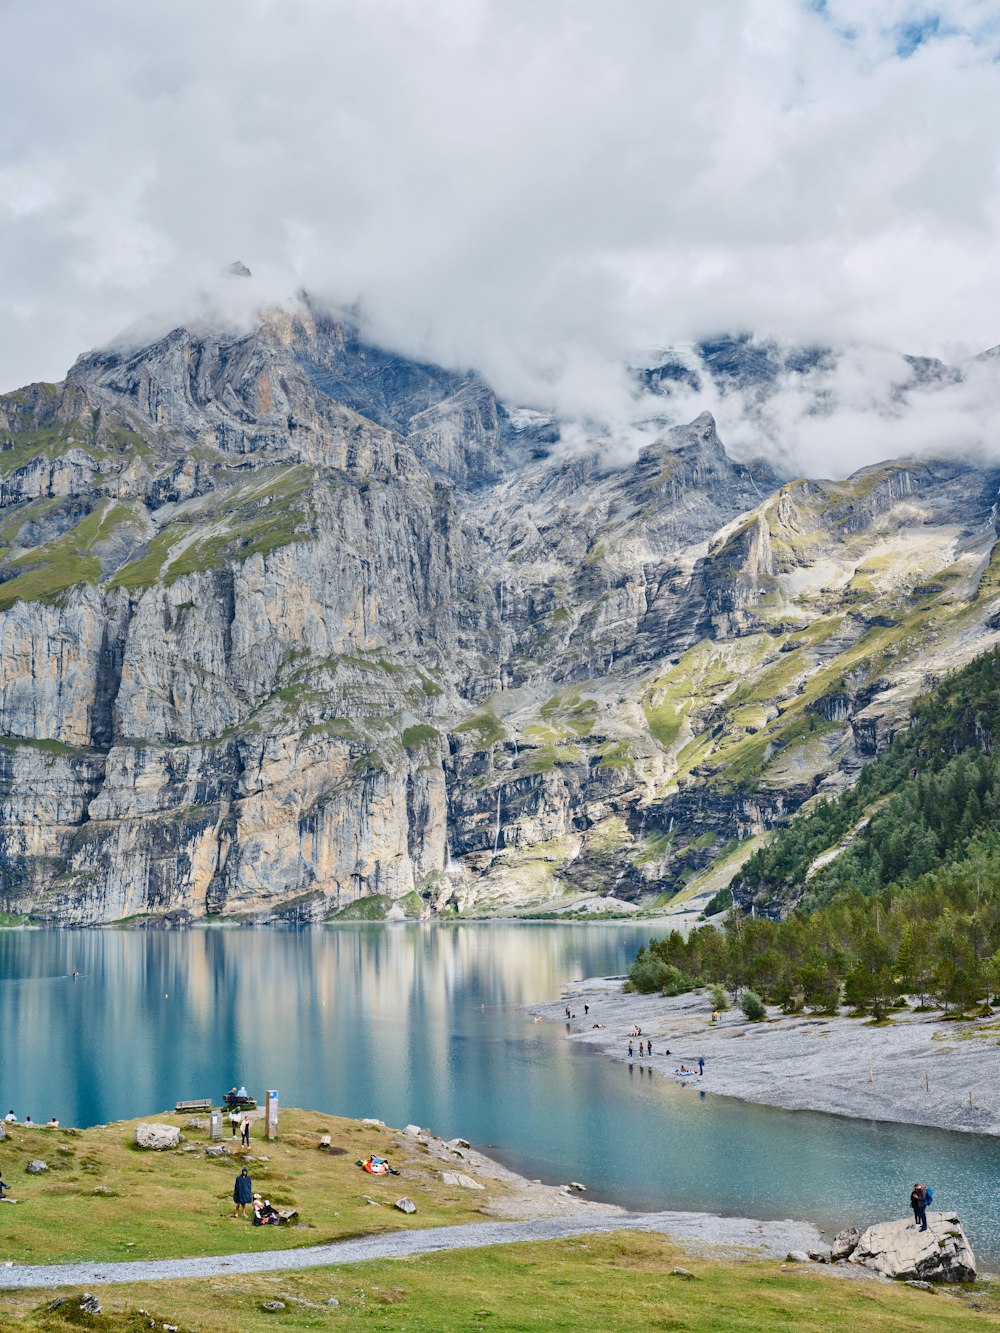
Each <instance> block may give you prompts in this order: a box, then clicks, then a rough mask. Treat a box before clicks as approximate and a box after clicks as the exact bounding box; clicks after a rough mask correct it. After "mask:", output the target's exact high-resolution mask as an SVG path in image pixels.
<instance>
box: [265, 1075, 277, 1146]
mask: <svg viewBox="0 0 1000 1333" xmlns="http://www.w3.org/2000/svg"><path fill="white" fill-rule="evenodd" d="M264 1137H265V1138H266V1139H276V1138H277V1137H278V1089H277V1088H268V1090H267V1092H266V1093H265V1094H264Z"/></svg>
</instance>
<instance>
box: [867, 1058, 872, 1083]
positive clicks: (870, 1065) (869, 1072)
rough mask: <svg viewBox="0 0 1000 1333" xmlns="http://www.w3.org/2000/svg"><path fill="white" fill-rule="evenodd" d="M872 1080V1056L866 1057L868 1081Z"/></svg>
mask: <svg viewBox="0 0 1000 1333" xmlns="http://www.w3.org/2000/svg"><path fill="white" fill-rule="evenodd" d="M871 1081H872V1058H871V1056H869V1057H868V1082H869V1083H870V1082H871Z"/></svg>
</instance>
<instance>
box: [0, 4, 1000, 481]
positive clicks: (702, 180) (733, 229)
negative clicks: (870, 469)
mask: <svg viewBox="0 0 1000 1333" xmlns="http://www.w3.org/2000/svg"><path fill="white" fill-rule="evenodd" d="M4 39H5V40H4V45H5V50H6V52H7V53H8V58H7V60H6V61H5V70H4V80H3V82H2V84H0V127H2V128H0V384H2V385H3V386H4V387H13V386H15V385H16V384H19V383H21V382H24V381H26V380H29V379H32V378H39V377H47V378H54V377H58V376H59V375H61V374H62V373H63V371H64V369H65V367H66V366H67V364H68V363H69V362H70V361H71V360H72V359H73V357H74V356H75V355H76V353H77V352H78V351H80V350H82V349H84V348H86V347H89V346H92V345H94V344H96V343H100V342H102V341H104V340H106V339H108V338H110V337H111V336H113V335H114V334H115V333H116V331H117V330H118V329H119V328H120V327H122V326H124V325H127V324H129V323H131V322H133V321H135V320H136V319H139V318H141V317H144V316H148V315H149V314H150V312H155V311H162V310H163V309H165V308H167V307H169V308H170V309H171V310H183V309H185V308H186V298H185V293H195V292H203V291H206V290H211V289H212V288H213V287H214V285H215V283H216V280H217V275H218V272H219V270H220V269H221V268H222V267H223V266H224V265H225V264H226V263H227V262H228V261H230V260H232V259H235V258H237V257H238V258H241V259H243V260H244V261H246V262H247V263H248V264H249V265H250V266H251V268H253V270H254V273H255V291H256V292H259V293H261V295H262V297H263V298H264V299H274V298H276V297H280V296H281V295H283V294H286V293H291V292H293V291H294V290H296V289H297V288H299V287H301V286H303V285H305V286H307V287H308V288H310V289H311V290H313V291H316V292H318V293H320V294H322V295H324V296H326V297H328V298H329V299H331V300H333V301H336V302H338V303H347V302H354V301H356V300H360V301H361V302H362V304H363V308H364V310H365V311H366V314H367V317H368V319H369V320H370V322H371V325H372V327H373V329H374V330H375V331H376V333H377V334H378V335H379V336H381V337H382V338H384V339H386V340H387V341H389V342H390V343H392V344H394V345H398V346H399V347H401V348H402V349H404V350H408V351H415V352H419V353H422V354H424V355H427V356H431V357H435V358H438V359H441V360H444V361H447V362H451V363H455V364H463V363H467V364H472V365H475V366H477V367H478V368H480V369H482V370H483V371H484V373H486V374H487V375H488V376H489V377H491V378H492V379H493V380H494V381H495V382H496V383H497V384H498V387H499V388H500V389H501V390H502V391H504V392H507V393H510V394H511V395H513V396H515V397H518V398H522V399H525V400H527V401H543V400H544V399H545V398H546V397H547V398H548V399H549V400H550V401H553V402H555V403H557V405H558V406H559V407H560V408H561V409H562V410H564V411H567V412H572V413H574V414H575V415H577V416H581V417H586V416H593V415H602V414H603V415H604V417H605V418H606V419H607V420H609V421H610V422H611V423H612V425H613V427H615V428H617V427H616V426H615V423H622V422H625V421H626V420H627V419H628V417H629V415H630V412H632V410H633V408H632V407H631V406H630V404H629V400H628V393H627V388H626V386H625V383H624V379H623V377H622V375H621V372H620V370H619V369H618V364H617V363H618V362H620V361H621V359H622V358H623V357H624V356H625V355H626V354H627V353H628V352H629V351H630V350H632V349H634V348H635V347H637V346H640V345H648V346H653V345H664V344H666V343H668V342H672V341H676V340H686V339H691V338H695V337H699V336H703V335H707V334H712V333H717V332H720V331H722V330H727V329H729V330H736V329H747V328H752V329H755V330H757V331H759V332H761V333H763V334H769V335H775V336H778V337H781V338H785V339H789V340H792V341H803V342H809V343H824V344H837V345H841V344H854V343H857V344H862V345H870V344H880V345H887V346H895V347H899V348H901V349H903V350H906V351H912V352H917V353H937V352H940V351H942V350H943V349H946V348H948V349H953V348H955V347H959V348H961V349H963V350H967V351H971V350H978V349H979V348H981V347H983V346H988V345H990V344H991V343H995V342H998V341H1000V323H998V315H997V311H998V310H1000V179H998V170H997V167H998V157H997V148H996V140H995V135H994V134H993V133H992V131H991V129H990V126H991V125H992V123H993V120H994V118H995V110H996V106H997V105H998V104H1000V64H998V63H997V61H996V55H997V52H998V49H1000V6H998V5H997V4H996V3H992V0H989V2H988V0H948V2H947V3H945V4H942V5H938V6H935V7H934V8H933V9H929V8H927V7H926V6H920V5H916V4H913V3H908V2H907V0H874V3H873V2H872V0H826V3H809V4H807V3H804V0H803V2H802V3H796V2H794V0H723V2H722V3H719V4H712V5H687V4H682V3H665V2H664V0H631V2H630V3H629V4H626V5H618V6H611V5H608V4H606V3H605V0H546V3H544V4H539V3H537V0H351V2H350V3H346V2H345V0H282V3H281V4H278V3H274V2H273V0H250V2H249V3H247V0H244V2H243V3H239V4H237V3H236V0H215V3H213V4H212V5H207V6H206V5H202V4H197V3H195V0H172V2H171V4H169V5H167V4H165V3H163V0H152V3H150V4H147V5H135V4H126V3H124V0H90V3H88V4H87V5H85V6H77V7H75V8H74V7H68V6H66V5H64V4H62V3H60V2H59V0H7V4H6V5H5V7H4ZM844 373H845V374H846V371H845V372H844ZM873 373H874V372H873ZM793 398H794V395H793ZM789 401H790V402H791V400H789ZM776 410H777V409H776V408H775V409H774V411H776ZM979 410H985V408H982V406H981V407H980V409H979ZM723 415H724V416H725V413H724V414H723ZM862 415H863V416H866V417H867V418H868V419H869V421H870V422H875V421H876V418H877V417H878V414H876V415H875V416H871V414H865V413H862ZM794 422H797V418H796V416H795V411H794V408H793V407H789V408H788V409H787V419H786V420H785V423H784V429H785V435H784V437H783V438H784V440H785V444H784V445H783V447H786V448H791V449H793V450H794V449H796V448H797V447H798V446H797V445H796V443H795V438H798V436H799V435H801V436H802V438H807V437H808V438H810V439H811V438H813V436H814V435H815V436H816V437H817V438H818V436H819V435H821V434H822V431H823V430H824V429H826V428H825V427H823V426H822V425H821V424H819V422H817V421H814V420H813V419H812V416H811V415H809V418H808V420H804V421H801V422H797V424H795V425H794V429H792V423H794ZM941 424H942V425H943V422H942V423H941ZM949 428H950V427H949ZM956 429H957V428H956ZM874 434H875V435H876V436H878V432H877V431H875V432H874ZM793 437H795V438H793ZM859 438H860V436H859ZM880 438H881V437H879V438H876V439H873V440H872V444H871V447H872V448H874V449H876V450H879V449H880V448H881V445H880V443H879V439H880ZM810 451H812V452H810ZM800 453H801V457H802V458H804V459H805V458H807V457H808V458H809V459H810V460H814V454H815V449H813V446H809V448H806V447H805V446H803V447H802V449H801V450H800Z"/></svg>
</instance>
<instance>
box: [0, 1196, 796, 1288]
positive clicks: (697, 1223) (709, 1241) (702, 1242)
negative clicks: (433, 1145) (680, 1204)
mask: <svg viewBox="0 0 1000 1333" xmlns="http://www.w3.org/2000/svg"><path fill="white" fill-rule="evenodd" d="M625 1230H628V1231H659V1232H663V1233H664V1234H665V1235H668V1236H671V1237H673V1238H674V1239H676V1240H678V1241H683V1242H684V1243H685V1245H686V1246H687V1248H689V1249H695V1250H698V1249H702V1248H705V1247H707V1248H708V1249H709V1250H712V1251H714V1250H716V1249H717V1248H718V1247H720V1246H721V1247H726V1248H732V1247H736V1248H738V1249H740V1250H742V1251H744V1252H749V1253H751V1254H754V1255H757V1256H760V1257H768V1258H784V1256H785V1255H786V1254H787V1253H788V1251H789V1250H799V1249H806V1248H808V1247H811V1246H815V1245H819V1244H821V1238H820V1234H819V1232H818V1231H817V1230H816V1228H815V1227H813V1226H812V1225H811V1224H810V1223H808V1222H791V1221H789V1222H757V1221H753V1220H752V1219H750V1218H745V1217H717V1216H715V1215H714V1214H711V1213H677V1212H671V1213H621V1214H619V1215H618V1216H615V1217H608V1216H606V1215H598V1216H595V1217H590V1218H588V1217H586V1216H584V1215H579V1216H577V1217H575V1218H573V1219H568V1218H562V1217H543V1218H530V1219H528V1220H525V1221H520V1222H472V1223H468V1224H466V1225H464V1226H457V1227H428V1228H426V1229H424V1230H420V1231H393V1232H389V1233H388V1234H382V1235H377V1236H363V1237H360V1238H358V1239H355V1240H344V1241H339V1242H337V1243H336V1244H334V1245H313V1246H309V1247H308V1248H306V1249H301V1250H264V1251H263V1252H261V1253H259V1254H225V1255H213V1256H210V1257H208V1258H201V1259H156V1260H145V1261H143V1260H132V1261H130V1262H127V1263H108V1264H95V1263H83V1264H8V1265H6V1266H5V1267H2V1268H0V1289H7V1290H10V1289H13V1288H23V1287H42V1288H46V1289H47V1288H52V1287H80V1286H83V1287H91V1286H105V1285H107V1284H108V1283H120V1282H158V1281H162V1280H164V1279H169V1278H200V1277H218V1276H220V1275H221V1274H229V1273H269V1272H276V1271H287V1270H289V1269H297V1268H322V1267H325V1266H326V1265H328V1264H353V1263H359V1262H363V1261H364V1260H366V1259H403V1258H407V1257H409V1256H410V1255H414V1254H432V1253H434V1252H435V1251H438V1250H463V1249H471V1248H474V1247H478V1246H481V1245H513V1244H515V1243H517V1242H518V1241H526V1240H553V1239H558V1238H559V1237H562V1236H586V1235H593V1234H594V1233H595V1232H600V1231H625Z"/></svg>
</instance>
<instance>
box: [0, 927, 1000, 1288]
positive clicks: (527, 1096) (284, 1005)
mask: <svg viewBox="0 0 1000 1333" xmlns="http://www.w3.org/2000/svg"><path fill="white" fill-rule="evenodd" d="M649 933H650V931H649V927H648V926H644V927H636V926H631V925H624V926H623V925H606V924H592V925H555V924H548V923H544V924H527V923H525V924H513V923H482V924H479V923H477V924H461V925H438V924H435V925H402V924H400V925H395V924H388V925H373V926H342V927H336V928H329V929H323V928H315V929H308V930H279V929H258V930H253V929H207V930H186V931H141V930H131V931H124V930H122V931H116V930H107V931H96V930H95V931H0V1102H2V1106H0V1114H3V1113H5V1112H6V1110H7V1108H8V1107H13V1108H14V1110H15V1111H16V1113H17V1115H18V1116H19V1117H20V1118H21V1119H23V1118H24V1116H25V1115H26V1114H30V1115H31V1116H32V1118H33V1119H34V1120H36V1121H44V1120H47V1119H48V1118H49V1117H50V1116H51V1115H55V1116H56V1117H57V1118H58V1119H59V1120H60V1121H62V1123H63V1124H64V1125H80V1126H84V1125H92V1124H99V1123H104V1122H106V1121H109V1120H117V1119H123V1118H126V1117H132V1116H138V1115H150V1114H154V1113H156V1112H158V1111H162V1110H164V1109H166V1108H168V1107H172V1106H173V1104H174V1102H175V1101H177V1100H178V1099H180V1098H194V1097H211V1098H213V1099H214V1100H216V1101H218V1099H219V1098H220V1097H221V1095H222V1093H223V1092H224V1091H225V1090H226V1089H228V1088H229V1087H230V1086H231V1085H232V1084H233V1083H236V1084H239V1083H245V1084H246V1085H247V1087H248V1088H249V1089H250V1090H251V1092H253V1093H254V1095H256V1096H258V1097H260V1096H261V1095H262V1091H263V1089H264V1088H265V1087H272V1088H277V1089H278V1090H279V1092H280V1095H281V1101H282V1103H283V1104H284V1105H291V1106H304V1107H312V1108H316V1109H320V1110H326V1111H330V1112H333V1113H336V1114H339V1115H345V1116H356V1117H357V1116H377V1117H378V1118H379V1119H382V1120H384V1121H386V1123H387V1124H390V1125H396V1126H402V1125H404V1124H407V1123H409V1122H410V1121H415V1122H417V1123H419V1124H421V1125H427V1126H429V1127H430V1128H431V1129H432V1130H433V1131H434V1133H436V1134H440V1135H442V1136H444V1137H446V1138H450V1137H453V1136H456V1135H462V1136H464V1137H465V1138H468V1139H469V1140H470V1141H472V1142H473V1143H474V1145H475V1146H476V1147H478V1148H482V1149H484V1150H486V1151H489V1152H490V1153H492V1154H493V1155H494V1156H496V1157H498V1158H499V1159H501V1160H502V1161H504V1162H506V1163H507V1164H508V1165H510V1166H512V1167H514V1168H515V1169H517V1170H519V1171H521V1172H522V1173H524V1174H525V1175H528V1176H531V1177H535V1176H538V1177H541V1178H542V1179H543V1180H547V1181H551V1182H553V1183H563V1182H566V1181H569V1180H581V1181H583V1182H585V1183H586V1185H587V1186H588V1190H589V1194H590V1197H593V1198H601V1199H609V1200H613V1201H614V1202H617V1203H622V1204H625V1205H627V1206H629V1207H632V1208H637V1209H655V1208H690V1209H698V1210H706V1211H715V1212H723V1213H731V1214H746V1215H748V1216H754V1217H799V1218H808V1219H812V1220H814V1221H816V1222H818V1223H819V1224H820V1225H821V1226H825V1227H827V1228H831V1227H832V1228H834V1229H836V1228H839V1227H840V1226H843V1225H846V1224H848V1223H851V1222H854V1223H856V1224H858V1225H864V1224H865V1223H866V1222H868V1221H872V1220H876V1219H881V1218H885V1217H890V1216H899V1217H901V1216H903V1215H904V1214H905V1212H906V1203H907V1198H908V1195H909V1189H910V1186H911V1184H912V1182H913V1181H914V1180H918V1179H920V1180H923V1179H927V1180H929V1181H930V1182H931V1183H932V1184H933V1185H934V1193H935V1204H936V1206H939V1207H942V1208H951V1207H953V1208H955V1209H956V1210H957V1211H958V1213H959V1214H960V1216H961V1218H962V1220H963V1222H964V1224H965V1226H966V1229H967V1231H968V1233H969V1236H970V1239H971V1241H972V1245H973V1248H974V1249H975V1251H976V1253H977V1254H978V1255H980V1257H981V1258H983V1259H986V1260H988V1261H989V1262H990V1263H991V1265H993V1266H996V1263H997V1261H998V1260H1000V1188H998V1186H1000V1141H998V1140H997V1139H993V1138H988V1137H984V1136H977V1135H970V1134H949V1133H947V1132H945V1131H941V1130H929V1129H921V1128H917V1127H914V1126H902V1125H888V1124H880V1123H877V1122H872V1121H861V1120H846V1119H842V1118H840V1117H837V1116H827V1115H820V1114H815V1113H811V1112H797V1113H794V1112H787V1111H780V1110H774V1109H770V1108H764V1107H754V1106H749V1105H745V1104H743V1103H741V1102H738V1101H734V1100H731V1099H727V1098H721V1097H713V1096H712V1095H710V1094H707V1095H705V1096H701V1095H699V1092H698V1090H697V1088H694V1087H690V1086H689V1087H682V1086H679V1085H677V1084H676V1083H674V1082H672V1081H668V1080H667V1079H664V1078H661V1077H659V1076H657V1075H656V1074H653V1073H651V1072H649V1071H648V1070H646V1071H644V1070H642V1069H641V1067H640V1066H638V1065H635V1066H632V1068H631V1069H630V1068H629V1067H628V1066H626V1065H624V1064H619V1063H616V1062H614V1061H612V1060H609V1059H608V1058H607V1057H606V1056H603V1055H599V1054H596V1053H593V1052H585V1051H581V1050H579V1049H576V1048H575V1047H574V1046H573V1045H572V1044H571V1043H568V1042H566V1041H564V1040H563V1039H562V1037H563V1032H562V1027H561V1025H560V1024H550V1023H536V1022H535V1021H534V1020H533V1019H532V1018H531V1017H530V1015H528V1014H527V1013H526V1012H525V1011H524V1009H523V1008H522V1006H524V1005H528V1004H531V1003H532V1002H536V1001H541V1000H546V999H552V998H556V997H558V995H559V993H560V988H561V987H562V985H563V984H564V983H565V982H568V981H572V980H580V979H582V978H583V977H587V976H606V975H616V974H620V973H622V972H623V971H624V970H625V968H626V967H627V966H628V964H629V962H630V961H631V960H632V958H633V957H634V956H635V952H636V949H637V948H638V946H639V944H640V943H643V942H645V941H646V940H647V938H648V936H649ZM74 971H77V972H79V973H80V976H79V978H78V979H77V980H75V981H74V980H73V979H72V975H71V974H72V973H73V972H74ZM2 1164H3V1158H2V1147H0V1165H2Z"/></svg>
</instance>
